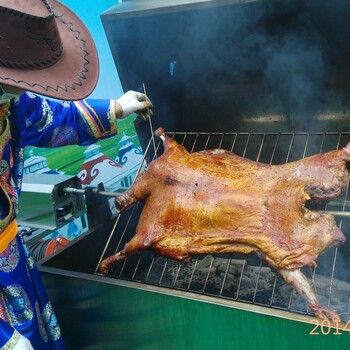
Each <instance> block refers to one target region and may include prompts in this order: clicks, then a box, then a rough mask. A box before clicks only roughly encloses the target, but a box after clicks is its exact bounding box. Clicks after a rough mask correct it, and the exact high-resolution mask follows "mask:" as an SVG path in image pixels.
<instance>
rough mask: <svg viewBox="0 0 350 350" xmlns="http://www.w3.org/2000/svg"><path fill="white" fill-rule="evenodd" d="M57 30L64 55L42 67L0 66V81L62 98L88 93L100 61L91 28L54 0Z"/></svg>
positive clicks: (81, 95) (69, 98)
mask: <svg viewBox="0 0 350 350" xmlns="http://www.w3.org/2000/svg"><path fill="white" fill-rule="evenodd" d="M50 4H51V6H52V7H53V8H54V9H55V17H56V22H57V26H58V30H59V33H60V36H61V39H62V42H63V55H62V57H61V58H60V59H59V61H58V62H57V63H55V64H54V65H52V66H50V67H47V68H41V69H33V70H29V69H13V68H5V67H1V66H0V83H3V84H7V85H11V86H15V87H18V88H21V89H23V90H26V91H31V92H34V93H38V94H41V95H44V96H48V97H53V98H56V99H62V100H80V99H84V98H86V97H88V96H89V95H90V94H91V93H92V91H93V90H94V88H95V87H96V84H97V81H98V76H99V62H98V54H97V50H96V46H95V43H94V41H93V39H92V37H91V34H90V32H89V31H88V29H87V28H86V26H85V25H84V23H83V22H82V21H81V20H80V18H79V17H78V16H77V15H76V14H75V13H74V12H72V11H71V10H70V9H69V8H68V7H66V6H65V5H63V4H61V3H60V2H58V1H56V0H51V1H50Z"/></svg>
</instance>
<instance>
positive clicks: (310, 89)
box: [101, 0, 350, 131]
mask: <svg viewBox="0 0 350 350" xmlns="http://www.w3.org/2000/svg"><path fill="white" fill-rule="evenodd" d="M101 18H102V22H103V25H104V28H105V31H106V34H107V37H108V41H109V45H110V48H111V50H112V54H113V57H114V60H115V63H116V66H117V69H118V72H119V75H120V78H121V82H122V86H123V88H124V89H125V90H128V89H138V88H139V87H140V86H142V83H144V84H145V86H146V89H147V93H148V95H149V96H150V98H151V100H152V101H153V103H154V121H153V122H154V127H155V128H156V127H158V126H162V127H165V128H166V129H168V130H186V131H193V130H200V131H208V130H210V131H242V130H247V129H249V130H250V131H251V130H252V129H254V130H255V131H258V130H260V129H261V127H262V126H261V122H263V123H264V127H266V125H265V122H267V124H269V125H270V126H269V127H272V128H273V125H274V122H276V121H279V122H283V123H278V124H279V125H278V128H279V129H280V130H281V126H282V125H283V129H284V130H291V129H293V130H305V129H308V128H310V127H311V128H312V129H313V130H315V129H324V128H326V129H328V130H329V125H328V123H329V122H330V121H334V120H336V124H335V127H334V126H332V130H333V129H334V128H336V129H342V128H344V127H346V125H349V121H350V115H349V108H348V107H349V103H348V102H349V98H348V91H349V87H350V65H349V63H348V62H349V61H350V43H349V40H348V38H349V33H350V21H349V20H348V19H349V18H350V2H349V1H346V0H335V1H328V0H302V1H299V0H281V1H273V0H260V1H238V0H228V1H214V0H212V1H211V0H208V1H167V0H166V1H131V2H127V3H121V4H118V5H116V6H115V7H113V8H111V9H110V10H109V11H107V12H105V13H103V14H102V15H101ZM324 124H327V125H326V126H324Z"/></svg>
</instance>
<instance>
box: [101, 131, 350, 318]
mask: <svg viewBox="0 0 350 350" xmlns="http://www.w3.org/2000/svg"><path fill="white" fill-rule="evenodd" d="M168 134H169V135H170V136H172V137H173V138H174V139H175V140H176V141H177V142H179V143H180V144H182V145H184V146H185V147H186V149H187V150H188V151H190V152H196V151H200V150H205V149H216V148H223V149H227V150H229V151H232V152H234V153H235V154H237V155H239V156H242V157H245V158H249V159H252V160H256V161H259V162H263V163H267V164H282V163H286V162H291V161H294V160H298V159H301V158H305V157H307V156H311V155H313V154H316V153H320V152H327V151H330V150H333V149H338V148H341V147H343V146H345V145H346V144H347V143H348V142H350V133H349V132H300V133H299V132H298V133H292V132H286V133H282V132H281V133H279V132H271V133H260V132H257V133H209V132H208V133H206V132H168ZM162 152H163V146H162V143H161V142H160V141H159V140H158V139H157V140H156V142H154V140H153V139H151V140H150V141H149V144H148V146H147V148H146V150H145V157H144V162H145V164H147V163H148V162H150V161H151V160H153V159H155V158H156V157H157V156H159V155H161V154H162ZM140 169H142V167H140ZM349 205H350V202H349V198H348V190H347V191H346V192H345V193H344V194H343V195H342V196H341V197H340V198H338V199H337V200H334V201H332V202H330V203H328V204H327V205H326V206H323V207H319V208H313V209H317V210H326V211H328V212H333V213H335V214H336V215H335V217H336V221H337V224H338V225H339V227H340V228H341V229H342V231H343V232H344V234H345V236H346V237H347V241H346V242H345V244H343V245H342V246H341V247H338V248H332V249H329V250H328V251H327V252H326V253H325V254H324V255H323V256H321V257H319V259H318V261H317V263H318V266H317V267H316V268H304V269H303V272H304V273H305V275H306V276H307V277H308V278H309V280H311V281H312V284H313V286H314V288H315V289H316V292H317V295H318V297H319V300H320V302H321V305H324V306H326V307H328V308H329V309H333V310H336V311H337V312H338V313H339V314H340V317H341V319H342V321H343V322H347V321H348V320H349V318H350V274H349V272H348V270H347V269H346V266H348V265H349V263H350V253H349V251H350V249H349V248H350V244H349V243H348V241H349V240H350V217H349V215H348V213H347V212H348V209H349ZM142 207H143V205H142V203H138V204H136V205H135V206H134V207H132V208H130V209H128V210H127V211H126V212H125V213H124V214H121V215H118V217H117V219H116V223H115V226H114V228H113V231H112V233H111V235H110V237H109V238H108V241H107V244H106V246H105V248H104V250H103V252H102V255H101V258H100V261H101V260H102V259H103V258H104V257H106V256H108V255H111V254H114V253H116V252H117V251H119V250H121V249H122V248H123V246H124V244H125V243H127V242H128V241H129V240H130V239H131V238H132V236H133V235H134V234H135V228H136V225H137V221H138V218H139V215H140V213H141V211H142ZM286 210H288V208H286ZM97 268H98V266H97V267H96V271H97ZM95 274H97V272H95ZM108 277H109V278H117V279H123V280H128V281H133V282H138V283H142V284H149V285H153V286H158V287H163V288H170V289H173V290H179V291H185V292H191V293H195V294H201V295H203V296H207V297H208V298H210V299H211V301H212V302H214V303H215V300H217V299H216V298H224V299H226V300H233V301H239V302H243V303H249V304H255V305H259V306H264V307H267V308H272V309H279V310H285V311H289V312H292V313H297V314H304V315H308V314H310V315H311V313H309V310H308V307H307V304H306V302H305V300H304V298H303V297H301V296H298V295H296V293H295V292H294V290H293V289H292V288H291V287H289V286H288V285H286V283H285V282H284V281H283V280H282V279H281V278H280V277H279V276H278V274H276V273H275V272H273V271H271V269H270V268H269V267H268V266H267V265H266V264H265V263H264V262H261V261H260V259H259V258H258V257H256V256H255V255H248V256H244V255H242V254H216V255H205V256H202V255H199V256H195V257H194V258H193V260H192V262H190V263H189V264H183V263H180V262H177V261H173V260H170V259H167V258H164V257H161V256H159V255H157V254H155V253H153V252H151V251H143V252H141V253H137V254H135V255H133V256H131V257H129V258H127V259H126V260H124V261H122V262H119V263H118V264H116V265H114V266H113V267H112V268H111V270H110V271H109V274H108Z"/></svg>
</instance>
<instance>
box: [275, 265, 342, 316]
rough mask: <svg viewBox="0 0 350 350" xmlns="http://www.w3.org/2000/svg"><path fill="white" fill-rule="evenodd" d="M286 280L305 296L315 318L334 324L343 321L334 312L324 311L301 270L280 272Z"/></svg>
mask: <svg viewBox="0 0 350 350" xmlns="http://www.w3.org/2000/svg"><path fill="white" fill-rule="evenodd" d="M279 272H280V274H281V276H282V277H283V278H284V280H285V281H286V282H287V283H288V284H289V285H291V286H292V287H293V288H294V289H295V291H296V292H297V293H298V294H300V295H303V296H304V297H305V298H306V300H307V301H308V303H309V307H310V309H311V310H312V311H313V312H314V314H315V316H316V317H318V318H322V319H330V320H332V322H336V321H341V320H340V317H339V315H338V314H337V313H336V312H335V311H333V310H326V309H324V308H323V307H322V306H321V305H320V303H319V301H318V299H317V296H316V294H315V291H314V290H313V288H312V287H311V285H310V282H309V281H308V279H307V278H306V276H305V275H304V274H303V273H302V272H301V271H300V270H293V271H290V270H283V269H282V270H279Z"/></svg>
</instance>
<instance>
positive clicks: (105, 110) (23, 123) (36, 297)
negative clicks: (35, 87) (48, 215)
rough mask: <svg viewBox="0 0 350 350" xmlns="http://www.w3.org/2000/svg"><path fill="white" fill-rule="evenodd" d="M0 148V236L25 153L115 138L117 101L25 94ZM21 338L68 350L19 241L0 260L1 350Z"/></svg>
mask: <svg viewBox="0 0 350 350" xmlns="http://www.w3.org/2000/svg"><path fill="white" fill-rule="evenodd" d="M7 119H8V120H7V121H4V122H3V125H2V130H0V131H1V136H0V146H1V150H2V154H1V160H0V185H1V187H0V189H1V191H0V235H1V233H2V232H3V230H4V228H6V226H7V225H8V224H9V223H10V222H11V221H12V220H14V219H15V217H16V214H17V211H18V198H19V195H20V191H21V184H22V176H23V163H24V148H25V146H27V145H32V146H37V147H58V146H65V145H71V144H79V145H88V144H91V143H94V142H95V141H97V140H98V139H101V138H105V137H109V136H113V135H115V134H116V133H117V123H116V115H115V110H114V101H113V100H84V101H77V102H62V101H55V100H49V99H45V98H42V97H39V96H37V95H35V94H32V93H25V94H22V95H21V96H20V97H19V98H17V99H15V100H12V101H11V105H10V107H9V113H8V117H7ZM18 332H20V333H21V334H22V335H23V336H25V337H27V338H28V339H29V340H30V341H31V343H32V345H33V347H34V348H35V349H41V350H44V349H65V346H64V342H63V339H62V336H61V331H60V328H59V325H58V322H57V319H56V317H55V314H54V312H53V310H52V306H51V304H50V302H49V301H48V299H47V296H46V292H45V290H44V287H43V285H42V282H41V279H40V276H39V273H38V270H37V269H36V267H35V264H34V261H33V259H32V257H31V256H30V253H29V251H28V248H27V247H26V245H25V243H24V241H23V239H22V238H21V237H20V236H19V235H17V237H16V238H15V239H13V240H12V241H11V242H10V243H9V244H8V246H7V248H6V249H5V251H3V252H1V254H0V348H1V347H2V346H4V345H6V346H9V348H11V346H10V344H12V343H11V342H13V343H14V342H15V340H16V337H18Z"/></svg>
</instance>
